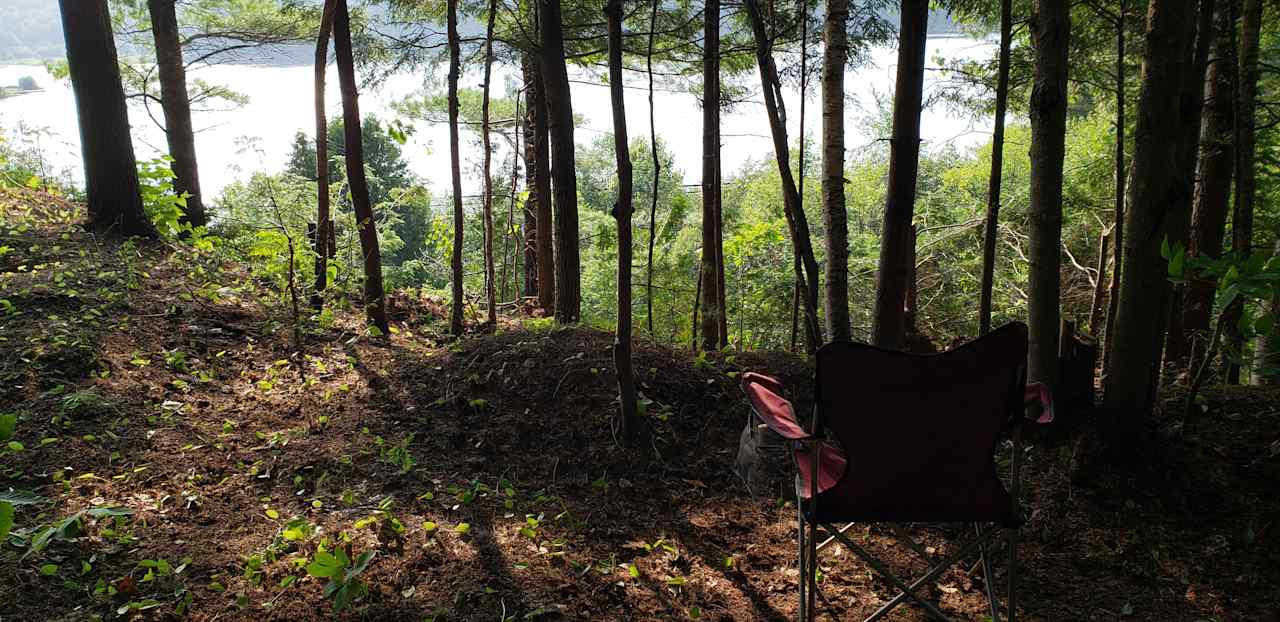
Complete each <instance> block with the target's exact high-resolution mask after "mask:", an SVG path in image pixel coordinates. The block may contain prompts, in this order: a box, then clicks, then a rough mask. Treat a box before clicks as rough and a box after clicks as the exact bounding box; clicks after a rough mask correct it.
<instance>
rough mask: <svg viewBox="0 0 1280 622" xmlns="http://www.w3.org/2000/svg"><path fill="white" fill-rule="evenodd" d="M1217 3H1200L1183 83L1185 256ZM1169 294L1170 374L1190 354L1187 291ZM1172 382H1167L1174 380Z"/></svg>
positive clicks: (1174, 222)
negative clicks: (1185, 321)
mask: <svg viewBox="0 0 1280 622" xmlns="http://www.w3.org/2000/svg"><path fill="white" fill-rule="evenodd" d="M1216 4H1217V2H1216V0H1200V8H1199V13H1198V18H1197V20H1196V31H1195V32H1196V36H1195V48H1194V52H1193V56H1192V60H1191V63H1190V65H1188V67H1187V71H1188V73H1187V76H1186V77H1185V78H1184V79H1183V80H1184V81H1183V88H1182V96H1181V97H1180V101H1181V115H1182V119H1183V122H1182V126H1181V127H1180V128H1179V132H1178V145H1177V150H1178V173H1179V175H1180V176H1181V178H1182V182H1181V184H1180V186H1181V188H1180V190H1181V191H1180V192H1179V193H1178V201H1177V202H1176V203H1174V204H1173V205H1171V206H1170V210H1169V213H1170V216H1169V225H1168V234H1167V235H1168V238H1169V244H1170V246H1171V247H1173V248H1177V247H1178V246H1181V248H1182V249H1183V252H1186V248H1187V247H1188V246H1189V245H1190V240H1189V234H1190V228H1191V212H1192V203H1193V197H1194V196H1195V190H1196V188H1197V184H1196V153H1197V152H1198V151H1199V149H1198V147H1199V145H1200V125H1201V122H1202V119H1203V114H1202V113H1203V110H1204V87H1205V84H1204V77H1205V68H1206V66H1207V65H1208V60H1209V42H1210V41H1212V40H1213V13H1214V6H1215V5H1216ZM1167 287H1169V288H1170V293H1169V297H1168V300H1169V311H1168V317H1169V326H1168V331H1167V332H1166V334H1165V347H1164V363H1165V365H1164V367H1165V368H1166V369H1168V370H1169V371H1175V370H1176V369H1181V368H1182V366H1183V365H1185V364H1186V360H1187V356H1188V355H1189V351H1188V350H1187V348H1186V347H1185V346H1186V329H1185V327H1184V326H1183V324H1182V297H1183V295H1184V292H1185V288H1184V287H1183V286H1182V285H1181V284H1172V285H1169V286H1167ZM1172 379H1173V378H1172V377H1171V378H1168V379H1167V380H1172Z"/></svg>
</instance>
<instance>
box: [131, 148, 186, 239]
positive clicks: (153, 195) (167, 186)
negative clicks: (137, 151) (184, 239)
mask: <svg viewBox="0 0 1280 622" xmlns="http://www.w3.org/2000/svg"><path fill="white" fill-rule="evenodd" d="M172 162H173V158H171V157H169V156H163V157H160V158H156V159H154V160H147V161H145V162H139V163H138V188H139V190H141V191H142V207H143V208H144V209H145V210H146V212H147V217H149V218H150V219H151V222H152V223H154V224H155V226H156V229H157V230H159V231H160V235H163V236H165V237H167V238H170V239H172V238H177V237H178V236H180V235H182V234H183V233H188V232H190V231H191V225H190V224H187V223H185V222H183V217H184V216H185V215H186V211H187V197H188V196H190V195H188V194H187V193H185V192H184V193H182V194H178V193H177V192H176V191H174V189H173V180H174V179H175V178H176V177H177V176H176V175H174V173H173V169H172V168H171V167H170V165H171V163H172Z"/></svg>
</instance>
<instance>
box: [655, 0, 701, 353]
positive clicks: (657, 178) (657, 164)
mask: <svg viewBox="0 0 1280 622" xmlns="http://www.w3.org/2000/svg"><path fill="white" fill-rule="evenodd" d="M711 1H712V2H716V1H717V0H711ZM707 15H708V17H706V19H708V20H709V19H711V17H710V10H709V9H708V13H707ZM716 20H717V21H716V24H717V26H716V28H717V30H716V32H715V33H714V36H713V37H710V38H707V39H704V41H703V45H704V46H713V45H714V46H716V48H717V50H718V49H719V45H720V32H719V10H717V11H716ZM657 25H658V0H651V2H650V4H649V49H648V50H647V51H646V52H645V56H644V62H645V68H646V69H647V70H648V74H649V154H650V155H651V156H652V157H653V190H652V192H651V193H650V196H649V257H648V259H647V260H645V264H644V297H645V310H646V315H645V321H646V322H647V323H648V326H649V338H650V339H656V338H657V335H656V334H655V333H654V332H653V243H654V240H655V239H656V237H657V235H658V184H659V183H660V180H661V174H662V162H661V161H660V160H659V158H658V125H657V121H656V120H655V117H654V105H653V37H654V31H655V30H656V29H657ZM703 62H704V63H705V62H706V61H705V60H704V61H703ZM704 80H705V77H704ZM716 84H717V88H718V87H719V82H717V83H716ZM704 104H705V102H704ZM704 115H705V113H704ZM704 123H705V116H704ZM702 131H703V134H704V136H705V134H706V129H705V127H704V128H703V130H702ZM703 149H704V150H705V149H706V145H705V144H704V145H703ZM717 153H718V151H717ZM704 157H705V156H704ZM703 172H704V174H705V169H704V171H703ZM703 192H704V195H703V196H704V197H705V192H706V181H705V179H704V181H703ZM705 201H706V199H705V198H704V199H703V202H704V203H705Z"/></svg>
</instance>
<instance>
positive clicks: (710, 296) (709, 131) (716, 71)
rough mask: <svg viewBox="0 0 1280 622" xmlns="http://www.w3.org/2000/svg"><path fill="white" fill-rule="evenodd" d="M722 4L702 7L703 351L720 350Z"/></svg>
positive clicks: (710, 2)
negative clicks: (718, 166)
mask: <svg viewBox="0 0 1280 622" xmlns="http://www.w3.org/2000/svg"><path fill="white" fill-rule="evenodd" d="M719 160H720V1H719V0H707V1H706V3H705V5H704V7H703V50H702V269H701V270H700V271H699V273H700V274H701V275H702V281H703V283H702V303H701V309H702V348H703V349H705V350H716V349H718V348H719V347H720V342H721V334H720V310H721V308H722V305H721V304H720V302H721V301H720V282H719V277H718V275H719V268H718V266H719V255H720V251H721V249H720V248H719V246H718V244H717V241H718V240H719V238H718V237H717V235H716V227H717V226H718V225H719V220H718V219H717V218H716V213H717V209H718V204H719V202H720V179H719V173H718V168H717V166H716V165H717V163H718V161H719Z"/></svg>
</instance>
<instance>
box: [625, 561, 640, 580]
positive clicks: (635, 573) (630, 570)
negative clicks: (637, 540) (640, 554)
mask: <svg viewBox="0 0 1280 622" xmlns="http://www.w3.org/2000/svg"><path fill="white" fill-rule="evenodd" d="M627 574H629V575H631V578H632V579H639V578H640V567H639V566H637V565H635V563H632V564H631V565H630V566H627Z"/></svg>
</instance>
